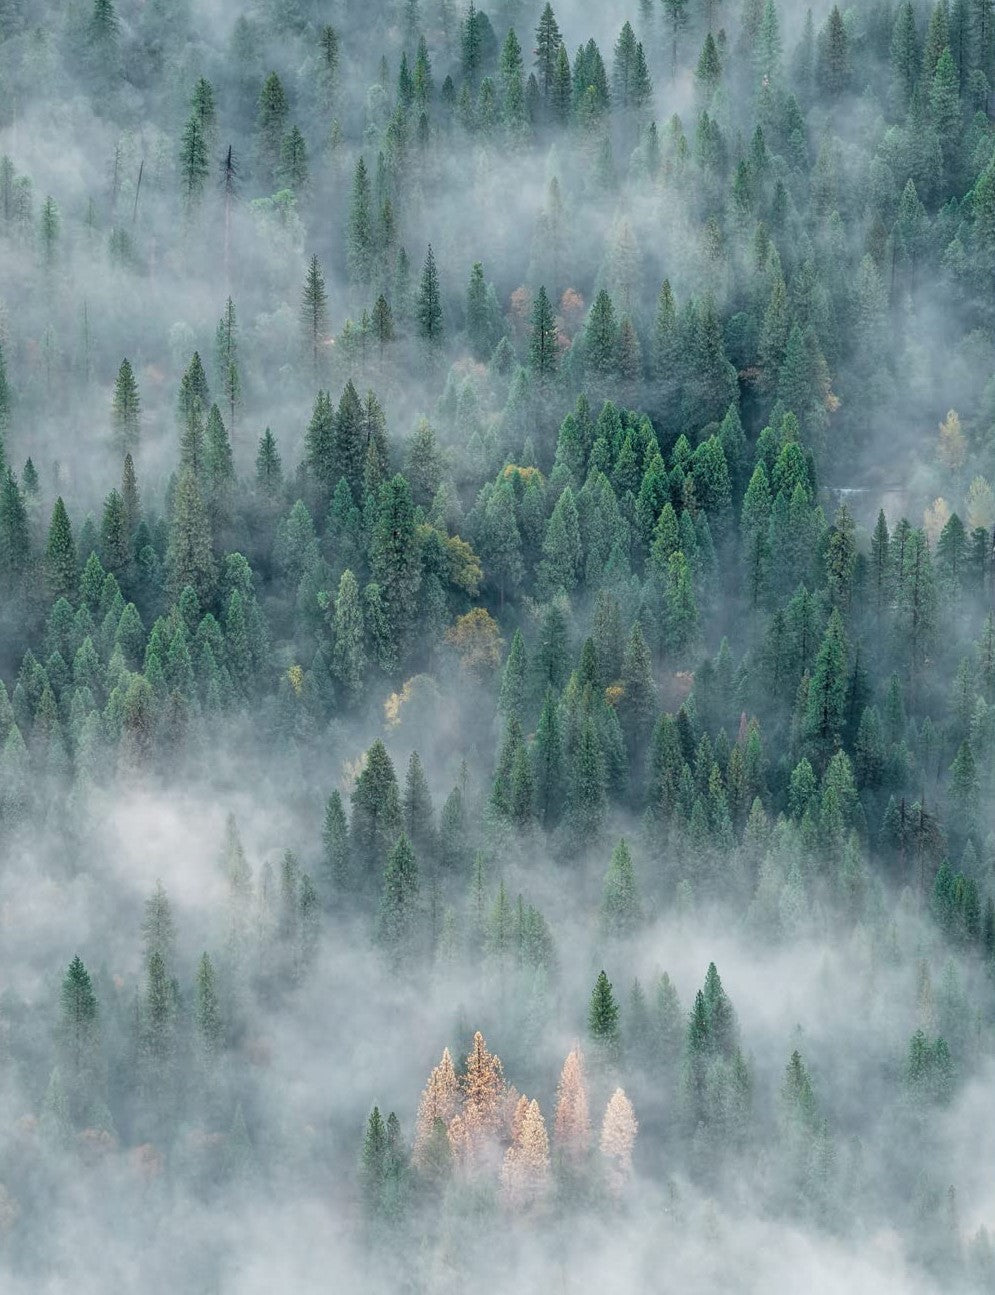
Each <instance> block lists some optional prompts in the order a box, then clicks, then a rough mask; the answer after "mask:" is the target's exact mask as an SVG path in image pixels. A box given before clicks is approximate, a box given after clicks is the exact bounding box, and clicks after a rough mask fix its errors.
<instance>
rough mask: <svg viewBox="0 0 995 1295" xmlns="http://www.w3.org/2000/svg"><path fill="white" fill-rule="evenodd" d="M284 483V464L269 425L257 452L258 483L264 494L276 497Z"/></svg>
mask: <svg viewBox="0 0 995 1295" xmlns="http://www.w3.org/2000/svg"><path fill="white" fill-rule="evenodd" d="M282 484H283V464H282V462H281V460H280V451H279V450H278V449H277V445H276V437H275V436H274V435H273V433H272V432H271V431H270V429H269V428H268V427H267V428H266V430H265V431H264V432H263V434H262V436H260V438H259V449H258V451H257V453H256V485H257V486H258V488H259V490H260V491H261V492H262V494H263V496H264V497H265V498H268V499H274V498H275V497H276V494H277V492H278V491H279V489H280V487H281V485H282Z"/></svg>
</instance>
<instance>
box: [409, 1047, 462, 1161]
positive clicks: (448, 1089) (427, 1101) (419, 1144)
mask: <svg viewBox="0 0 995 1295" xmlns="http://www.w3.org/2000/svg"><path fill="white" fill-rule="evenodd" d="M459 1102H460V1090H459V1080H458V1078H457V1077H456V1069H455V1067H454V1066H453V1059H452V1056H451V1055H450V1053H449V1049H448V1048H446V1049H445V1050H444V1051H443V1053H442V1059H441V1061H440V1062H439V1064H438V1065H437V1066H436V1067H435V1069H434V1070H433V1071H432V1073H431V1074H430V1075H429V1077H428V1083H427V1084H426V1085H425V1091H424V1092H423V1093H422V1095H421V1101H420V1102H419V1103H418V1119H417V1122H416V1124H415V1145H414V1148H413V1150H412V1153H411V1158H412V1161H413V1162H414V1164H415V1166H416V1167H417V1168H418V1169H424V1168H426V1167H427V1164H428V1160H429V1158H430V1147H431V1146H432V1143H433V1140H434V1134H435V1130H436V1122H437V1121H438V1120H441V1121H442V1123H443V1125H444V1127H445V1128H447V1129H448V1127H449V1125H450V1123H451V1122H452V1119H453V1117H454V1116H455V1114H456V1112H457V1111H458V1110H459Z"/></svg>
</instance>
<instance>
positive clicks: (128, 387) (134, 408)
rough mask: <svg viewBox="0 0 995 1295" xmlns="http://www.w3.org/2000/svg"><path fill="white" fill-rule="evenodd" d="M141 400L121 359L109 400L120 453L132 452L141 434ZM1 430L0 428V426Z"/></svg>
mask: <svg viewBox="0 0 995 1295" xmlns="http://www.w3.org/2000/svg"><path fill="white" fill-rule="evenodd" d="M140 416H141V401H140V399H139V394H138V383H137V382H136V381H135V375H134V373H133V372H132V368H131V365H130V363H129V362H128V360H127V359H124V360H122V361H121V367H120V369H118V374H117V380H116V382H115V384H114V398H113V400H112V402H111V427H112V430H113V435H114V448H115V450H116V451H117V452H118V453H120V454H134V453H135V451H136V450H137V449H138V440H139V436H140V434H141V422H140ZM0 430H2V428H0Z"/></svg>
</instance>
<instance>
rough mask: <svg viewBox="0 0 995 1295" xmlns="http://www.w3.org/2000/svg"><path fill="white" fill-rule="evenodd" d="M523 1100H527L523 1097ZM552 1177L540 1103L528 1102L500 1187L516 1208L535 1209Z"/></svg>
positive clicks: (506, 1200)
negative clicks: (550, 1176)
mask: <svg viewBox="0 0 995 1295" xmlns="http://www.w3.org/2000/svg"><path fill="white" fill-rule="evenodd" d="M521 1101H522V1102H526V1099H525V1098H524V1097H523V1098H522V1099H521ZM548 1180H549V1137H548V1135H547V1133H546V1124H545V1121H544V1120H543V1118H542V1111H541V1110H540V1109H539V1103H538V1102H537V1101H535V1100H533V1101H531V1102H528V1103H527V1105H526V1107H525V1110H524V1111H523V1113H522V1116H521V1121H520V1123H519V1126H518V1129H517V1132H516V1134H515V1138H514V1141H513V1142H512V1145H511V1146H510V1147H508V1149H507V1151H506V1152H505V1155H504V1161H503V1163H502V1166H501V1190H502V1194H503V1196H504V1200H505V1203H506V1204H507V1205H509V1206H511V1208H513V1209H518V1210H534V1209H535V1207H536V1205H537V1204H538V1203H539V1202H541V1200H542V1199H543V1197H544V1195H545V1193H546V1189H547V1186H548Z"/></svg>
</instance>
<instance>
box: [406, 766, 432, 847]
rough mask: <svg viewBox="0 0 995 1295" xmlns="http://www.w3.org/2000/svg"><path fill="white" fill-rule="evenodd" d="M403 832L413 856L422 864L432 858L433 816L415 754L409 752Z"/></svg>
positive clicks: (425, 785)
mask: <svg viewBox="0 0 995 1295" xmlns="http://www.w3.org/2000/svg"><path fill="white" fill-rule="evenodd" d="M403 810H404V830H405V831H406V832H407V834H408V838H409V840H410V841H411V844H412V846H413V847H414V851H415V854H416V855H417V857H418V858H419V859H421V861H422V862H423V863H427V862H428V861H429V860H431V859H433V858H434V856H435V848H436V832H435V812H434V810H433V808H432V794H431V792H430V791H429V787H428V779H427V778H426V777H425V770H424V769H423V768H422V763H421V760H420V759H419V756H418V752H417V751H412V752H411V759H410V760H409V761H408V771H407V775H406V776H405V780H404V798H403Z"/></svg>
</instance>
